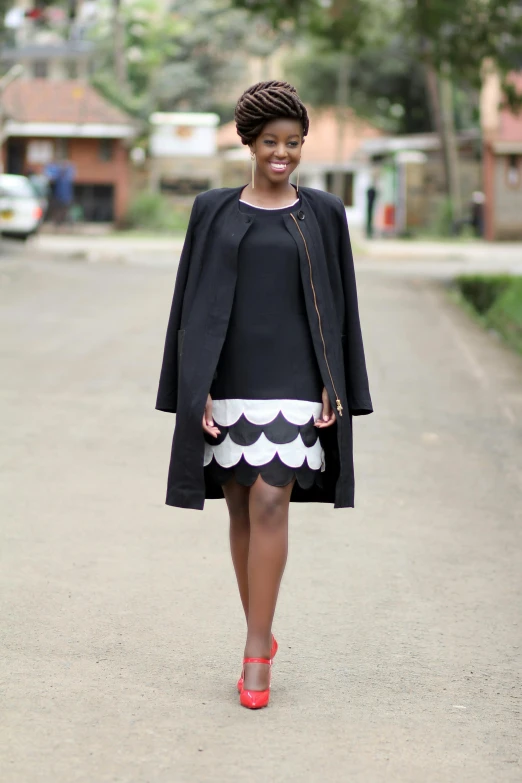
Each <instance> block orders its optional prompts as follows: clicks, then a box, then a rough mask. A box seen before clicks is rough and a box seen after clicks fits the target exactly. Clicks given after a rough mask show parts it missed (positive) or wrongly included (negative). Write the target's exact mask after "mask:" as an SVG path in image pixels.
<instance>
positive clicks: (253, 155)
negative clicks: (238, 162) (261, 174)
mask: <svg viewBox="0 0 522 783" xmlns="http://www.w3.org/2000/svg"><path fill="white" fill-rule="evenodd" d="M250 158H251V160H252V190H254V179H255V173H256V153H255V152H251V153H250Z"/></svg>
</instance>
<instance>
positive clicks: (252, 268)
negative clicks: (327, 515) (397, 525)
mask: <svg viewBox="0 0 522 783" xmlns="http://www.w3.org/2000/svg"><path fill="white" fill-rule="evenodd" d="M235 119H236V125H237V131H238V134H239V136H240V137H241V140H242V142H243V144H246V145H248V146H249V148H250V152H251V157H252V181H251V183H250V184H249V185H247V186H246V187H241V188H224V189H219V190H212V191H209V192H207V193H204V194H201V195H200V196H198V197H197V198H196V201H195V203H194V208H193V210H192V215H191V218H190V222H189V227H188V232H187V237H186V240H185V245H184V248H183V252H182V255H181V259H180V264H179V269H178V275H177V279H176V286H175V290H174V299H173V303H172V310H171V315H170V320H169V325H168V330H167V339H166V344H165V354H164V359H163V367H162V372H161V378H160V385H159V392H158V400H157V405H156V407H157V408H158V409H159V410H164V411H170V412H177V421H176V428H175V432H174V439H173V446H172V457H171V463H170V470H169V479H168V490H167V504H169V505H173V506H179V507H182V508H194V509H202V508H203V504H204V500H205V498H218V497H223V496H224V497H225V499H226V502H227V506H228V510H229V514H230V547H231V552H232V561H233V564H234V569H235V572H236V577H237V583H238V587H239V594H240V597H241V601H242V604H243V609H244V612H245V616H246V620H247V638H246V645H245V650H244V659H243V670H242V675H241V678H240V680H239V682H238V689H239V691H240V703H241V704H242V705H243V706H245V707H249V708H251V709H257V708H259V707H264V706H266V705H267V704H268V701H269V695H270V690H269V688H270V669H271V663H272V659H273V657H274V655H275V653H276V651H277V643H276V641H275V639H274V637H273V636H272V620H273V617H274V612H275V608H276V601H277V596H278V591H279V585H280V582H281V578H282V575H283V571H284V568H285V563H286V557H287V547H288V510H289V503H290V501H304V502H311V501H315V502H334V503H335V507H336V508H344V507H349V506H353V495H354V481H353V456H352V428H351V420H352V416H353V415H360V414H366V413H371V412H372V403H371V399H370V394H369V390H368V379H367V374H366V365H365V359H364V351H363V345H362V338H361V330H360V325H359V315H358V307H357V293H356V287H355V277H354V269H353V260H352V254H351V249H350V239H349V235H348V228H347V224H346V213H345V210H344V206H343V204H342V202H341V201H340V199H338V198H336V197H335V196H332V195H330V194H328V193H323V192H321V191H316V190H313V189H311V188H302V189H299V187H298V186H297V187H294V186H293V185H292V184H291V183H290V176H291V175H292V174H293V173H294V172H295V171H296V169H297V168H298V166H299V162H300V160H301V152H302V149H303V143H304V140H305V137H306V135H307V133H308V125H309V121H308V115H307V112H306V108H305V107H304V105H303V103H302V102H301V100H300V99H299V96H298V95H297V93H296V91H295V89H294V88H293V87H291V86H290V85H289V84H287V83H286V82H277V81H271V82H261V83H259V84H256V85H254V86H253V87H251V88H250V89H248V90H246V92H245V93H244V94H243V95H242V96H241V98H240V99H239V101H238V104H237V107H236V112H235Z"/></svg>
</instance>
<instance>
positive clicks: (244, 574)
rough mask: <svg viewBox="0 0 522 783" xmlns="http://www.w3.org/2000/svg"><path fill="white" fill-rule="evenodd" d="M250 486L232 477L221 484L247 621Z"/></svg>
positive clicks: (231, 548)
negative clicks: (244, 485) (245, 485)
mask: <svg viewBox="0 0 522 783" xmlns="http://www.w3.org/2000/svg"><path fill="white" fill-rule="evenodd" d="M249 491H250V488H249V487H243V486H242V485H241V484H238V483H237V481H236V480H235V479H234V478H232V479H230V481H227V483H226V484H224V485H223V492H224V494H225V500H226V501H227V506H228V513H229V515H230V553H231V555H232V563H233V564H234V571H235V572H236V579H237V586H238V587H239V595H240V597H241V603H242V604H243V609H244V612H245V617H246V619H247V622H248V548H249V544H250V517H249V513H248V495H249Z"/></svg>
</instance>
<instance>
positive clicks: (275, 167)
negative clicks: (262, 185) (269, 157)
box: [270, 163, 288, 173]
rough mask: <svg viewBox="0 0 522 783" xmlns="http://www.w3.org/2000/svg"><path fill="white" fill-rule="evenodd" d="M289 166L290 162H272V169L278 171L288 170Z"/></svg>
mask: <svg viewBox="0 0 522 783" xmlns="http://www.w3.org/2000/svg"><path fill="white" fill-rule="evenodd" d="M287 167H288V163H270V168H271V169H272V171H277V172H278V173H281V172H283V171H286V169H287Z"/></svg>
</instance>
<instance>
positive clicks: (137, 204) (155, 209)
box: [123, 190, 190, 234]
mask: <svg viewBox="0 0 522 783" xmlns="http://www.w3.org/2000/svg"><path fill="white" fill-rule="evenodd" d="M189 216H190V207H188V206H181V205H174V204H173V203H172V202H171V201H170V200H169V199H167V198H166V197H165V196H162V195H161V193H154V192H153V191H150V190H144V191H142V192H141V193H138V195H137V196H135V197H134V198H133V200H132V201H131V203H130V205H129V208H128V210H127V214H126V215H125V218H124V220H123V228H134V229H142V230H145V231H156V232H162V233H163V232H164V233H180V234H182V233H184V232H185V231H186V230H187V226H188V221H189Z"/></svg>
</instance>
